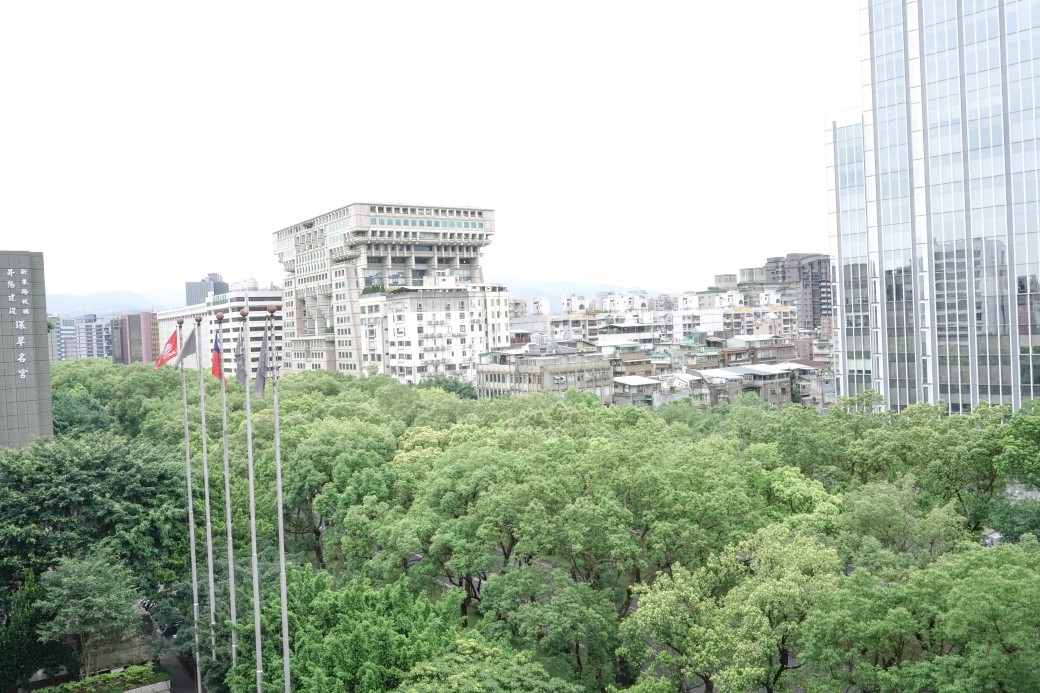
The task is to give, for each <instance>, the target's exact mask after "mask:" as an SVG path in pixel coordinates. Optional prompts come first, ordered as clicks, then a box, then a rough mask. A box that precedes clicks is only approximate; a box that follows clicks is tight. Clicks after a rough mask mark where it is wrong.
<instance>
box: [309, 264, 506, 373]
mask: <svg viewBox="0 0 1040 693" xmlns="http://www.w3.org/2000/svg"><path fill="white" fill-rule="evenodd" d="M425 282H426V283H425V285H424V286H423V287H422V288H420V287H401V288H398V289H396V290H394V291H390V292H385V293H378V294H369V295H365V296H362V297H361V299H360V301H359V303H360V307H361V314H360V318H359V319H358V320H357V321H355V322H354V323H353V325H352V326H351V327H348V328H345V330H346V331H345V333H344V334H339V330H337V334H336V353H335V361H334V363H335V364H339V365H343V366H346V365H350V364H352V363H353V362H354V358H355V354H354V353H352V352H354V351H358V352H360V354H361V363H362V366H363V367H365V368H367V367H370V366H371V367H374V368H375V369H376V370H377V371H378V372H380V373H386V374H388V375H391V376H394V377H395V378H397V379H398V380H400V381H401V382H404V383H414V384H419V383H421V382H422V381H424V380H428V379H432V378H438V377H444V376H448V377H452V378H456V379H458V380H461V381H463V382H470V383H471V382H474V366H475V364H476V362H477V360H478V357H479V355H480V354H482V353H485V352H488V351H492V350H494V349H505V348H508V347H509V344H510V340H509V304H510V300H509V294H508V292H507V291H506V289H505V287H502V286H500V285H498V284H468V283H467V284H462V285H458V284H457V283H456V280H455V277H454V276H452V275H450V274H448V273H447V270H438V271H437V274H436V275H435V276H432V277H426V278H425ZM340 329H344V328H340ZM330 367H331V366H330ZM340 370H348V369H346V368H341V369H340Z"/></svg>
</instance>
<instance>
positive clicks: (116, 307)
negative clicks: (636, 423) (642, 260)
mask: <svg viewBox="0 0 1040 693" xmlns="http://www.w3.org/2000/svg"><path fill="white" fill-rule="evenodd" d="M488 281H491V282H495V283H497V284H503V285H505V286H506V287H507V288H508V289H509V294H510V296H512V297H513V298H525V299H532V298H547V299H549V306H550V308H551V309H552V310H554V311H558V310H560V307H561V306H562V305H563V298H564V296H567V295H568V294H581V295H583V296H586V297H588V298H590V299H591V298H592V297H594V296H595V295H596V292H597V291H646V293H647V294H649V295H650V296H656V295H657V294H659V293H662V292H660V291H655V290H651V289H642V288H640V287H632V286H619V285H617V284H582V283H578V282H543V281H537V280H533V279H523V278H520V277H490V278H488ZM178 291H180V290H178ZM159 293H161V294H162V296H161V297H160V298H159V299H158V300H156V299H154V298H149V297H148V296H144V295H142V294H137V293H134V292H132V291H103V292H101V293H96V294H89V295H86V296H73V295H71V294H54V295H49V296H47V312H48V313H68V314H69V315H71V316H72V317H77V316H80V315H86V314H87V313H94V314H95V315H98V316H99V317H108V316H115V315H125V314H126V313H141V312H145V311H160V310H167V309H169V308H175V307H177V306H181V305H184V302H183V297H181V296H179V295H176V294H175V293H174V292H171V291H160V292H159Z"/></svg>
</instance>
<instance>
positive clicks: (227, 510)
mask: <svg viewBox="0 0 1040 693" xmlns="http://www.w3.org/2000/svg"><path fill="white" fill-rule="evenodd" d="M214 317H215V318H216V319H217V335H218V336H219V335H220V334H221V330H222V328H223V324H224V313H223V312H222V311H218V312H217V314H216V315H215V316H214ZM220 376H221V378H220V404H221V417H220V421H221V439H222V440H223V443H224V525H225V527H226V528H227V565H228V601H229V602H230V605H231V666H232V667H234V666H235V663H236V661H237V659H238V633H237V632H236V631H237V628H236V626H238V614H237V610H236V608H235V549H234V540H233V538H232V532H231V468H230V466H229V464H228V424H227V378H225V377H224V351H223V349H221V353H220Z"/></svg>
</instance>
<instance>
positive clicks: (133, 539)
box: [0, 360, 1040, 692]
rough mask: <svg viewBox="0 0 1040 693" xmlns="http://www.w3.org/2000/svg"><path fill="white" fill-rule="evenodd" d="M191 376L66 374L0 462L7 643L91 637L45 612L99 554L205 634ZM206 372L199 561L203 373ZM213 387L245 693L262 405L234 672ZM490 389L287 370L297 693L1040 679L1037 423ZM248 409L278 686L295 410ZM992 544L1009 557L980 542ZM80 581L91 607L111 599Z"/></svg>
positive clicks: (221, 615) (217, 664)
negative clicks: (37, 426)
mask: <svg viewBox="0 0 1040 693" xmlns="http://www.w3.org/2000/svg"><path fill="white" fill-rule="evenodd" d="M180 383H181V379H180V375H179V373H178V372H177V371H176V370H174V369H172V368H164V369H161V370H160V371H158V372H155V371H152V370H151V369H150V367H148V366H146V365H136V366H131V367H126V366H116V365H113V364H109V363H104V362H101V361H90V360H87V361H81V362H71V363H57V364H55V366H54V370H53V385H54V391H55V420H56V430H57V436H56V437H55V439H54V440H52V441H41V442H39V443H37V444H35V445H33V446H30V447H28V448H25V449H24V450H20V451H3V452H0V627H3V629H0V638H5V639H4V640H0V642H4V643H8V642H10V643H13V644H12V645H11V647H16V646H17V647H18V648H21V649H19V650H18V651H20V652H21V651H24V652H30V653H31V654H28V655H26V656H27V657H28V658H30V659H32V658H36V659H38V660H39V661H38V664H39V666H36V664H37V662H34V663H33V666H34V667H35V668H39V667H42V666H44V665H45V660H46V656H45V655H46V653H44V652H42V651H36V650H34V649H33V647H30V645H32V644H33V643H35V644H36V645H39V646H41V647H42V646H43V645H44V644H45V643H43V642H41V641H40V639H39V638H40V636H41V634H42V635H45V638H44V639H45V640H47V641H49V642H52V643H53V641H54V640H65V641H67V642H68V640H67V638H68V637H69V636H70V634H73V632H74V630H75V629H73V628H72V627H71V625H70V624H67V623H65V624H62V623H61V622H60V621H58V620H57V618H56V612H55V611H54V610H50V609H49V607H48V609H44V610H39V609H37V610H34V609H32V608H28V607H27V604H38V605H40V606H41V607H42V606H43V605H49V604H52V603H53V600H54V599H57V597H58V596H59V592H58V589H57V587H58V586H57V585H51V584H50V583H51V581H52V580H54V578H52V577H49V578H47V580H44V579H43V577H42V576H43V575H44V574H45V573H47V574H55V573H60V572H61V571H65V572H68V570H69V569H68V568H67V567H66V566H68V565H75V561H81V562H82V561H88V562H89V561H90V560H93V559H92V558H91V556H93V555H95V552H96V551H106V552H109V554H110V555H111V556H112V557H113V558H112V561H113V562H115V563H117V564H121V565H125V566H126V568H127V576H126V581H128V583H129V584H130V585H132V588H133V590H136V591H137V592H136V594H137V595H138V596H147V597H149V598H150V599H153V600H154V601H156V602H157V606H156V613H157V614H159V615H160V618H161V619H162V620H163V621H166V622H169V621H171V620H173V619H174V618H182V619H184V620H186V621H188V622H187V623H185V624H184V626H183V627H182V632H181V635H179V636H178V643H179V644H178V647H180V648H181V649H182V650H185V651H188V650H190V649H192V643H193V637H194V630H193V628H192V624H191V623H190V615H191V604H190V589H189V587H188V582H187V580H188V572H187V566H188V563H189V562H188V560H187V547H186V544H187V539H186V515H187V513H186V497H185V492H186V487H185V471H184V449H183V445H184V429H183V421H182V402H181V392H180ZM186 384H187V399H188V412H187V415H188V422H189V428H190V431H191V435H190V440H189V453H190V454H191V456H192V460H193V480H192V486H193V488H194V490H195V493H194V502H195V517H196V521H197V523H198V530H197V533H196V534H197V539H198V541H199V544H200V547H199V550H198V560H199V566H200V576H201V575H204V574H205V560H206V559H205V551H204V550H203V548H202V537H203V536H204V533H203V528H202V524H201V523H202V518H203V517H204V515H205V513H204V510H205V509H204V506H203V504H204V501H203V498H204V494H203V490H204V489H203V482H202V470H201V439H200V431H199V421H200V419H201V416H200V411H199V404H198V401H199V397H198V387H199V384H198V379H197V375H196V377H194V378H193V377H189V378H187V379H186ZM204 385H205V387H206V389H207V392H206V395H207V397H206V400H207V410H208V411H207V416H206V420H207V435H208V455H209V459H208V463H209V470H208V471H209V478H210V488H209V495H210V499H211V503H212V507H211V510H212V519H213V532H212V533H213V537H214V542H215V549H216V551H215V561H214V572H215V575H216V597H215V602H214V603H215V608H216V611H217V622H218V623H217V636H216V638H217V640H218V647H217V656H216V659H215V660H213V658H212V657H211V653H210V652H209V648H208V647H206V646H204V647H203V648H202V649H203V652H202V661H203V668H204V673H205V676H206V685H207V688H208V689H209V690H211V691H221V690H225V691H226V690H236V691H239V690H241V691H244V690H250V689H251V688H250V687H251V686H252V685H253V684H254V677H255V661H254V654H253V649H254V648H253V629H252V601H251V600H252V597H251V591H252V590H251V579H250V548H249V513H248V508H249V502H248V500H249V499H248V489H247V483H246V476H247V474H246V472H247V466H246V460H247V442H246V428H247V427H246V421H245V402H244V394H243V391H242V388H241V387H240V386H237V384H235V383H231V384H229V386H228V388H227V412H228V433H229V435H228V460H229V467H230V478H229V480H228V485H229V488H230V495H229V496H227V498H228V500H229V501H230V504H231V529H232V536H233V540H234V548H235V562H234V567H235V573H236V580H235V583H236V584H235V587H236V591H237V607H238V608H237V612H238V622H239V625H238V628H237V631H236V632H237V634H238V661H237V665H236V666H234V667H232V666H230V647H229V643H228V638H229V633H230V630H229V619H230V614H229V607H228V603H227V599H228V596H227V595H228V592H229V585H228V584H227V560H226V546H225V538H224V537H225V519H224V512H223V508H224V501H225V494H224V484H223V478H222V477H223V473H222V470H223V450H222V445H221V428H222V425H221V416H220V403H221V389H220V385H219V383H218V382H217V381H216V380H215V379H213V378H210V377H206V378H205V380H204ZM469 395H470V393H468V391H465V390H464V388H462V387H460V385H459V383H458V382H457V381H451V382H450V383H439V384H437V383H434V384H433V385H432V386H430V387H408V386H404V385H401V384H399V383H397V382H395V381H393V380H392V379H390V378H387V377H383V376H366V377H361V378H354V377H349V376H345V375H343V374H339V373H329V372H323V371H317V372H312V373H302V374H296V375H291V376H286V377H283V378H281V379H280V380H279V403H280V407H279V424H280V431H281V461H282V465H283V472H284V480H285V484H284V486H285V516H284V520H285V524H286V531H287V535H286V541H287V553H288V558H289V563H290V566H289V571H288V573H289V574H288V588H289V606H290V609H289V612H290V631H291V655H290V657H291V659H290V664H291V665H292V671H293V682H292V684H293V690H299V691H332V690H337V691H339V690H348V691H351V690H390V689H395V688H396V689H398V690H406V691H426V690H443V689H445V688H453V689H454V690H460V691H466V690H473V691H477V690H485V691H498V690H502V691H509V690H544V691H577V690H587V691H599V690H608V689H611V690H622V689H628V688H631V689H632V690H638V691H644V692H649V691H665V690H693V689H694V688H695V687H698V686H700V687H704V688H706V689H707V690H714V691H763V690H764V691H777V692H779V691H794V690H804V691H809V692H815V691H831V690H850V691H851V690H862V691H937V690H943V691H976V690H1006V691H1011V690H1038V689H1040V682H1038V681H1037V680H1036V678H1035V676H1036V674H1035V673H1034V672H1037V671H1040V666H1038V665H1040V662H1038V661H1037V656H1038V646H1037V638H1036V633H1037V632H1038V629H1040V607H1038V606H1037V605H1036V604H1034V602H1035V601H1036V595H1037V594H1040V589H1037V587H1036V585H1037V584H1038V581H1037V579H1038V576H1037V571H1038V565H1037V554H1038V551H1037V549H1036V541H1035V539H1034V538H1033V536H1034V535H1035V534H1036V533H1037V532H1038V531H1040V511H1038V510H1037V509H1036V508H1037V507H1038V506H1040V501H1038V500H1037V498H1036V496H1035V492H1034V487H1035V484H1036V483H1037V482H1038V481H1040V473H1038V472H1037V470H1038V469H1040V463H1038V462H1037V460H1038V459H1040V423H1037V422H1038V421H1040V414H1038V413H1037V410H1036V409H1035V408H1033V407H1031V406H1030V407H1027V408H1026V409H1025V410H1024V411H1022V412H1019V413H1014V414H1013V413H1012V412H1011V411H1009V410H1007V409H1005V408H1001V407H988V406H980V407H978V408H977V409H976V410H975V411H974V412H972V413H970V414H964V415H956V416H950V415H948V414H946V413H945V412H944V411H943V409H942V407H936V406H928V405H917V406H914V407H910V408H908V409H907V410H905V411H903V412H899V413H891V414H890V413H879V412H878V411H875V406H876V405H877V404H878V402H877V399H876V396H873V395H872V394H871V393H867V394H865V395H862V396H860V397H858V398H856V399H853V400H845V401H842V402H840V403H839V404H838V405H837V406H834V407H832V408H831V410H830V411H829V412H827V413H820V412H817V411H815V410H812V409H805V408H801V407H798V406H788V407H784V408H781V409H776V408H773V407H770V406H767V405H764V404H763V403H762V402H761V401H759V400H758V399H757V398H755V397H754V396H751V395H747V396H744V397H742V398H741V399H740V400H739V401H738V402H737V403H736V404H734V405H725V406H717V407H711V408H697V407H694V406H692V405H691V404H690V402H689V401H684V402H676V403H672V404H669V405H666V406H664V407H662V408H661V410H660V411H659V412H657V413H654V412H650V411H647V410H642V409H636V408H633V407H603V406H601V405H600V404H599V402H598V401H597V400H596V398H595V397H593V396H591V395H587V394H583V393H578V392H574V391H571V392H568V393H565V394H564V395H563V396H562V397H561V396H558V395H555V394H553V395H533V396H525V397H516V398H510V399H497V400H490V401H489V400H477V401H475V400H472V399H467V397H469ZM252 411H253V420H252V433H253V440H254V448H253V450H254V453H255V454H254V460H255V472H256V480H257V484H256V488H257V494H256V507H257V529H258V563H259V566H260V572H261V575H260V586H261V608H262V623H261V626H262V634H263V655H264V657H263V660H264V661H263V669H264V672H265V681H267V682H269V685H272V686H275V687H277V686H278V685H280V678H279V677H280V676H281V670H282V669H281V642H280V618H279V602H278V587H277V585H278V579H277V575H278V568H277V555H276V550H275V547H276V545H277V544H276V536H275V528H276V526H277V518H276V514H275V513H276V510H275V507H276V506H275V490H274V483H273V480H274V470H275V457H274V445H273V443H274V412H273V409H272V399H271V398H270V397H267V398H266V399H263V400H261V399H259V398H254V399H253V400H252ZM991 528H993V529H996V530H998V531H1000V532H1003V533H1004V545H1003V546H997V547H990V548H984V547H982V546H980V544H979V539H980V537H981V536H982V533H983V531H984V530H988V529H991ZM69 561H73V563H69ZM59 566H60V568H59ZM55 568H59V570H54V569H55ZM27 569H28V578H27V573H26V570H27ZM33 578H35V582H33V580H32V579H33ZM121 580H122V579H121ZM204 583H205V580H204V579H203V580H201V581H200V587H201V588H202V594H201V602H202V604H201V606H202V612H203V614H206V615H205V616H204V621H206V620H208V613H207V612H208V599H209V597H208V589H207V588H206V586H205V584H204ZM88 585H92V587H91V588H90V592H91V593H90V594H85V595H83V599H84V600H88V599H95V598H97V599H100V598H103V597H104V595H105V594H106V589H105V588H106V587H107V586H104V585H100V584H97V583H89V582H88ZM160 585H161V587H160ZM49 590H52V591H51V592H49ZM29 593H32V594H33V595H35V596H33V597H32V598H31V599H27V597H26V596H25V595H26V594H29ZM29 635H32V636H33V637H32V638H31V640H30V639H29V637H28V636H29ZM199 635H200V639H201V640H202V642H203V643H206V642H208V637H209V633H208V623H203V624H201V625H200V629H199ZM44 649H46V648H44ZM52 654H53V652H52ZM27 666H28V665H27ZM24 668H25V667H23V669H24ZM0 671H3V670H0ZM6 675H8V676H15V677H18V676H23V675H24V674H23V673H14V674H6Z"/></svg>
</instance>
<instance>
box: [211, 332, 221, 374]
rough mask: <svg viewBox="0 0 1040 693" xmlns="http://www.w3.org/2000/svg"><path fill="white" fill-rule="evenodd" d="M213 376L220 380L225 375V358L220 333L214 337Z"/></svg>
mask: <svg viewBox="0 0 1040 693" xmlns="http://www.w3.org/2000/svg"><path fill="white" fill-rule="evenodd" d="M212 373H213V377H214V378H216V379H217V380H220V379H221V378H223V377H224V358H223V351H222V350H221V348H220V335H219V334H217V335H215V336H214V337H213V367H212Z"/></svg>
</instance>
